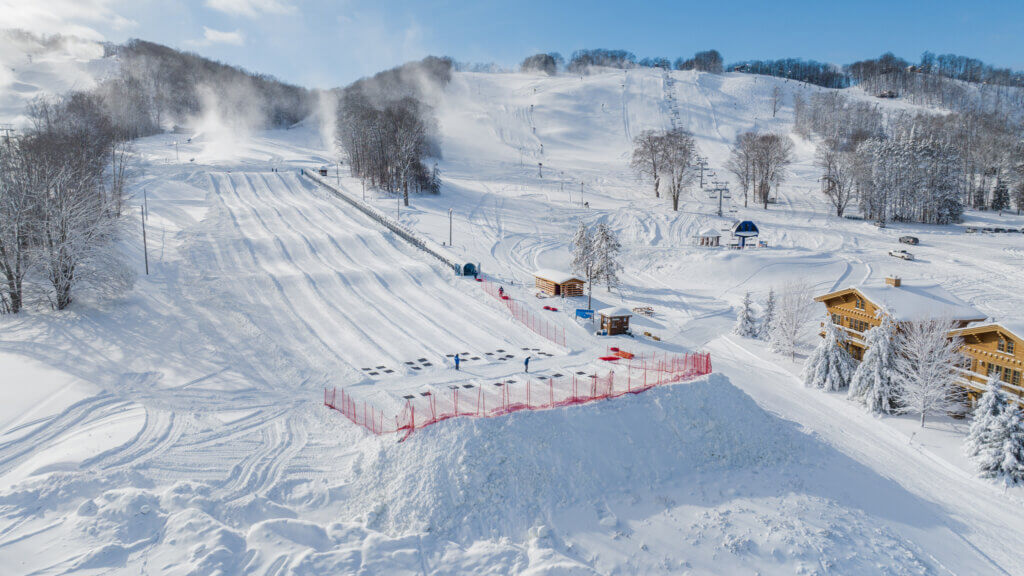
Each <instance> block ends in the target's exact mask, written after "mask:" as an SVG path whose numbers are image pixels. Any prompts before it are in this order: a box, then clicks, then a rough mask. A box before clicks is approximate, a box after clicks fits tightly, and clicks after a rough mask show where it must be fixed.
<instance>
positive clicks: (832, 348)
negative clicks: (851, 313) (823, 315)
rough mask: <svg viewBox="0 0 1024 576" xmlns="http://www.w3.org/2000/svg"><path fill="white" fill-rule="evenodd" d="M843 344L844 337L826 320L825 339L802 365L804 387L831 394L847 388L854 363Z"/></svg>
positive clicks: (844, 341) (844, 342) (829, 320)
mask: <svg viewBox="0 0 1024 576" xmlns="http://www.w3.org/2000/svg"><path fill="white" fill-rule="evenodd" d="M845 344H846V335H845V334H844V333H843V332H842V331H841V330H839V328H838V327H837V326H836V325H835V324H833V323H832V321H831V319H827V320H826V321H825V337H824V338H822V339H821V342H819V343H818V347H817V348H815V349H814V352H813V353H811V355H810V356H809V357H808V358H807V363H806V364H804V371H803V380H804V386H807V387H808V388H821V389H822V390H830V391H833V392H834V391H837V390H842V389H844V388H846V387H847V386H849V384H850V378H851V376H853V371H854V368H855V366H854V364H855V363H854V360H853V357H851V356H850V353H849V352H847V351H846V348H845V346H844V345H845Z"/></svg>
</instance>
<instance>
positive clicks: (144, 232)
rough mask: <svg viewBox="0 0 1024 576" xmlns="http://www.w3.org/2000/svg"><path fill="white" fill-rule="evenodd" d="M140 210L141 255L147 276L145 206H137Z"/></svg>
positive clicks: (147, 252)
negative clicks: (144, 262)
mask: <svg viewBox="0 0 1024 576" xmlns="http://www.w3.org/2000/svg"><path fill="white" fill-rule="evenodd" d="M139 210H140V211H141V212H142V256H143V258H145V260H146V276H149V247H148V245H147V244H146V208H145V207H143V206H139Z"/></svg>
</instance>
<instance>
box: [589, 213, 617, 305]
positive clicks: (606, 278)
mask: <svg viewBox="0 0 1024 576" xmlns="http://www.w3.org/2000/svg"><path fill="white" fill-rule="evenodd" d="M620 251H622V245H621V244H619V239H618V238H616V237H615V232H614V231H612V229H611V228H609V227H608V225H607V224H605V223H604V222H601V223H599V224H598V225H597V230H595V232H594V239H593V254H594V266H595V267H596V269H597V270H596V274H595V280H598V281H603V282H604V284H605V286H606V287H607V288H608V290H609V291H611V289H612V288H616V287H618V285H619V272H620V271H621V270H622V264H620V263H619V252H620Z"/></svg>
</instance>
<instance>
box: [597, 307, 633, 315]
mask: <svg viewBox="0 0 1024 576" xmlns="http://www.w3.org/2000/svg"><path fill="white" fill-rule="evenodd" d="M597 313H598V314H600V315H601V316H606V317H609V316H632V315H633V313H632V312H630V311H629V310H626V309H625V308H623V307H622V306H614V307H612V308H605V309H603V310H598V311H597Z"/></svg>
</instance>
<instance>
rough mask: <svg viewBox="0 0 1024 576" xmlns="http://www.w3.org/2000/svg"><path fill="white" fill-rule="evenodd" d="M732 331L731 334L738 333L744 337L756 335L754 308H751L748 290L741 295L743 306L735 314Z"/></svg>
mask: <svg viewBox="0 0 1024 576" xmlns="http://www.w3.org/2000/svg"><path fill="white" fill-rule="evenodd" d="M732 331H733V334H738V335H740V336H743V337H744V338H755V337H757V323H756V321H755V320H754V310H753V309H752V308H751V302H750V292H747V294H746V295H745V296H744V297H743V307H742V308H740V311H739V313H738V314H736V326H735V327H734V328H733V330H732Z"/></svg>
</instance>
